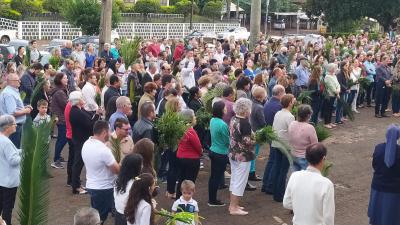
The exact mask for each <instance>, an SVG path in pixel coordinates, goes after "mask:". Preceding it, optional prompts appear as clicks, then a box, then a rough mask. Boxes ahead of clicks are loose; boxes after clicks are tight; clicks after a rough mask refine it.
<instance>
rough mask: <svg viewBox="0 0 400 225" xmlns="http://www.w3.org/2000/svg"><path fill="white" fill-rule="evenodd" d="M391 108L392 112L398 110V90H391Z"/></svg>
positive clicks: (399, 97)
mask: <svg viewBox="0 0 400 225" xmlns="http://www.w3.org/2000/svg"><path fill="white" fill-rule="evenodd" d="M392 109H393V113H399V111H400V90H398V89H394V88H393V90H392Z"/></svg>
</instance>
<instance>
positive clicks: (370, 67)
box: [361, 52, 376, 107]
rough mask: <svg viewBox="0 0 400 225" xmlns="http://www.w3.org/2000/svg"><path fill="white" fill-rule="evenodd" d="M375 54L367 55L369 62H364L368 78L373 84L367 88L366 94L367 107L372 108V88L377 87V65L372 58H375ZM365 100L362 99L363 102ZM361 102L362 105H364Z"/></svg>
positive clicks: (369, 53)
mask: <svg viewBox="0 0 400 225" xmlns="http://www.w3.org/2000/svg"><path fill="white" fill-rule="evenodd" d="M373 56H374V55H373V53H372V52H368V54H367V60H365V61H364V66H365V71H366V72H367V76H366V78H367V79H368V80H369V81H370V82H371V83H370V84H369V85H368V87H367V90H366V91H367V93H366V95H367V96H366V98H367V106H368V107H371V92H372V87H374V86H375V82H374V81H375V76H376V71H375V69H376V68H375V65H374V64H373V63H372V58H373ZM363 101H364V99H362V102H363ZM362 102H361V103H362Z"/></svg>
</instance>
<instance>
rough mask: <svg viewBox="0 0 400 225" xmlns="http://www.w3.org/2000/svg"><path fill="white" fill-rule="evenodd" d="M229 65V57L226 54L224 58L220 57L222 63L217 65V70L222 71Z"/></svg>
mask: <svg viewBox="0 0 400 225" xmlns="http://www.w3.org/2000/svg"><path fill="white" fill-rule="evenodd" d="M230 66H231V58H230V57H228V56H224V58H223V59H222V64H221V65H220V67H219V72H221V73H224V71H225V70H226V68H228V67H230Z"/></svg>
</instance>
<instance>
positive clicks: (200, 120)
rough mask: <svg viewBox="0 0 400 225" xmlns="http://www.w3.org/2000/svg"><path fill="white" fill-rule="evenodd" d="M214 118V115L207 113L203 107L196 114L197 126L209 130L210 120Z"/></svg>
mask: <svg viewBox="0 0 400 225" xmlns="http://www.w3.org/2000/svg"><path fill="white" fill-rule="evenodd" d="M211 118H212V114H211V113H209V112H207V110H206V109H205V108H204V107H203V108H200V109H199V110H197V112H196V120H197V124H198V125H199V126H201V127H204V129H208V128H209V127H210V120H211Z"/></svg>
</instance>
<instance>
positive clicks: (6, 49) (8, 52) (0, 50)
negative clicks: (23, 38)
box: [0, 44, 15, 65]
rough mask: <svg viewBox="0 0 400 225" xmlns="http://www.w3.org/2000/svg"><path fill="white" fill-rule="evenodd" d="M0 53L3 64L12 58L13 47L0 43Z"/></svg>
mask: <svg viewBox="0 0 400 225" xmlns="http://www.w3.org/2000/svg"><path fill="white" fill-rule="evenodd" d="M0 54H1V55H2V56H3V62H4V64H5V65H7V63H8V62H9V61H11V60H12V59H13V58H14V55H15V49H14V47H13V46H11V45H6V44H0Z"/></svg>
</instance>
